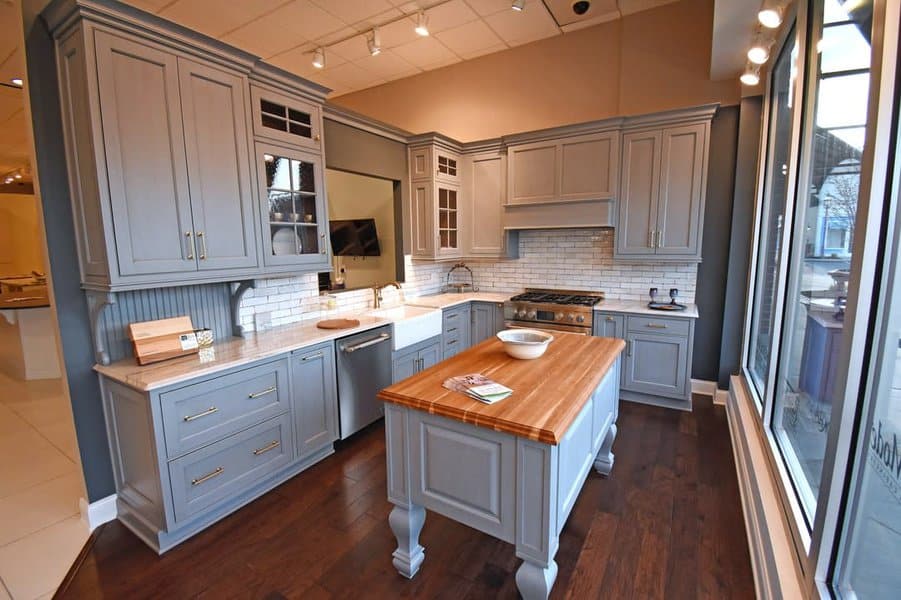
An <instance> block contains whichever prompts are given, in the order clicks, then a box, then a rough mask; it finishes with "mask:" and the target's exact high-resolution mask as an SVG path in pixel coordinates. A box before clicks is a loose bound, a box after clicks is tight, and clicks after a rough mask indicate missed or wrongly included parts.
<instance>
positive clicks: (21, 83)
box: [10, 77, 25, 87]
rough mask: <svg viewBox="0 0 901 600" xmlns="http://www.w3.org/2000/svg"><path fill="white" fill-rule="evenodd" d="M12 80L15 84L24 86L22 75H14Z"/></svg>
mask: <svg viewBox="0 0 901 600" xmlns="http://www.w3.org/2000/svg"><path fill="white" fill-rule="evenodd" d="M10 81H11V82H12V84H13V85H17V86H19V87H22V85H23V84H24V83H25V82H24V81H22V78H21V77H13V78H12V79H10Z"/></svg>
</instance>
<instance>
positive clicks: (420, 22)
mask: <svg viewBox="0 0 901 600" xmlns="http://www.w3.org/2000/svg"><path fill="white" fill-rule="evenodd" d="M413 30H414V31H415V32H416V34H417V35H421V36H422V37H426V36H427V35H429V16H428V15H427V14H425V11H419V15H418V16H417V17H416V27H415V28H414V29H413Z"/></svg>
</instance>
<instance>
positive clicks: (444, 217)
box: [408, 144, 468, 260]
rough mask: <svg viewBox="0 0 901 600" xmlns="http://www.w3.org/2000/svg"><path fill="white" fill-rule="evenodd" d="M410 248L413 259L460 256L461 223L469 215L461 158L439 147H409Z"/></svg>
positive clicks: (454, 257) (433, 145) (461, 246)
mask: <svg viewBox="0 0 901 600" xmlns="http://www.w3.org/2000/svg"><path fill="white" fill-rule="evenodd" d="M408 163H409V170H410V181H411V184H412V185H411V198H410V208H411V210H410V222H411V226H412V230H411V239H410V249H411V252H412V254H413V257H415V258H421V259H432V260H445V259H448V260H449V259H456V258H460V257H461V256H463V227H462V224H463V220H464V218H465V217H466V216H467V215H468V211H466V210H465V208H466V206H465V204H464V201H463V191H462V188H461V185H460V182H461V181H462V179H463V164H462V161H461V159H460V156H459V155H458V154H456V153H454V152H450V151H449V150H447V149H446V148H443V147H442V146H440V145H438V144H430V145H425V146H423V145H418V146H415V147H411V148H410V150H409V155H408Z"/></svg>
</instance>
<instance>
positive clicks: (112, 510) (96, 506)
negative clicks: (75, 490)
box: [78, 494, 119, 531]
mask: <svg viewBox="0 0 901 600" xmlns="http://www.w3.org/2000/svg"><path fill="white" fill-rule="evenodd" d="M78 508H79V510H80V511H81V520H82V521H84V522H85V523H87V526H88V529H89V530H90V531H94V530H95V529H97V527H99V526H100V525H103V524H104V523H109V522H110V521H112V520H114V519H115V518H116V517H117V516H118V514H119V509H118V508H117V507H116V494H111V495H109V496H107V497H106V498H101V499H100V500H97V501H96V502H91V503H90V504H88V501H87V500H86V499H85V498H79V499H78Z"/></svg>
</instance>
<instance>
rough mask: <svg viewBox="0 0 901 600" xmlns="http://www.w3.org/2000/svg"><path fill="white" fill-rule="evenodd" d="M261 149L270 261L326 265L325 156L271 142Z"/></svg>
mask: <svg viewBox="0 0 901 600" xmlns="http://www.w3.org/2000/svg"><path fill="white" fill-rule="evenodd" d="M256 149H257V161H258V168H259V182H260V215H261V222H262V223H263V227H262V232H263V255H264V260H265V263H266V264H267V265H271V266H282V265H283V266H310V267H311V268H317V269H321V268H322V267H323V266H325V267H327V266H328V264H329V249H328V241H329V238H328V212H327V210H326V207H325V194H324V190H323V178H322V159H321V158H320V157H319V156H318V155H316V154H311V153H307V152H303V151H299V150H291V149H287V148H283V147H280V146H275V145H270V144H263V143H258V144H257V145H256Z"/></svg>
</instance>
